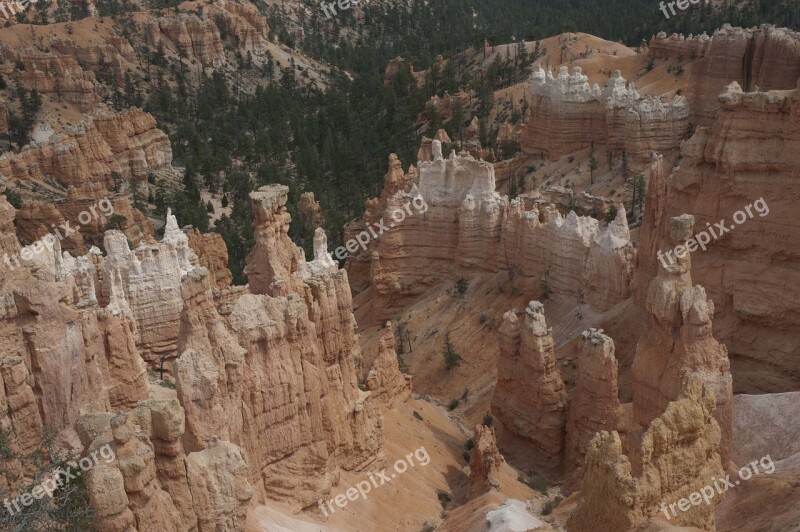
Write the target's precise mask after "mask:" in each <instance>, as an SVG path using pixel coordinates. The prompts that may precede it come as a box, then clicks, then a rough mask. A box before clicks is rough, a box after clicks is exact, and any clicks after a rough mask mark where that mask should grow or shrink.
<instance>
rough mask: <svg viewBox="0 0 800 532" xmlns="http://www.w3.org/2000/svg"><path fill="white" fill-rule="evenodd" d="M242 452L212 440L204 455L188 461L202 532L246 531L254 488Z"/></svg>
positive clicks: (198, 521) (188, 471)
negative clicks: (249, 479)
mask: <svg viewBox="0 0 800 532" xmlns="http://www.w3.org/2000/svg"><path fill="white" fill-rule="evenodd" d="M247 473H248V465H247V460H246V458H245V456H244V453H243V452H242V450H241V449H240V448H239V447H238V446H236V445H234V444H232V443H230V442H225V441H216V440H212V441H211V442H209V446H208V448H207V449H205V450H204V451H201V452H198V453H191V454H190V455H189V456H188V457H187V458H186V476H187V478H188V481H189V489H190V490H191V492H192V500H193V502H194V505H195V508H196V511H197V525H198V526H197V530H198V532H236V531H238V530H243V529H244V528H245V521H246V519H247V506H248V503H249V501H250V498H251V497H252V496H253V488H252V486H250V483H249V482H248V481H247Z"/></svg>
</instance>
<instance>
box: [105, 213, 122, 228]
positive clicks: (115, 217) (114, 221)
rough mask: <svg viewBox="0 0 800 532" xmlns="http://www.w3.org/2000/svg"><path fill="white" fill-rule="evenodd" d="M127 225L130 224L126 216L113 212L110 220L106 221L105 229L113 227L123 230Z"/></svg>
mask: <svg viewBox="0 0 800 532" xmlns="http://www.w3.org/2000/svg"><path fill="white" fill-rule="evenodd" d="M127 225H128V219H127V218H125V217H124V216H122V215H121V214H112V215H111V217H109V218H108V221H107V222H106V226H105V229H104V231H109V230H111V229H117V230H119V231H123V230H124V229H125V227H126V226H127Z"/></svg>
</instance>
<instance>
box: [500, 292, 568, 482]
mask: <svg viewBox="0 0 800 532" xmlns="http://www.w3.org/2000/svg"><path fill="white" fill-rule="evenodd" d="M499 341H500V350H501V356H500V360H499V361H498V365H497V384H496V385H495V391H494V396H493V397H492V414H493V415H494V416H495V417H496V418H497V419H498V421H500V422H501V423H502V425H503V429H504V430H505V431H508V432H509V433H511V434H512V435H514V436H517V437H519V438H521V439H522V440H524V441H525V442H526V443H527V444H529V445H530V446H531V448H532V449H533V452H532V453H531V454H532V455H533V457H534V460H535V461H536V462H537V466H539V467H542V468H545V469H547V470H548V472H554V473H555V472H559V470H560V468H561V466H562V464H563V452H564V429H565V426H566V414H567V393H566V391H565V389H564V381H563V379H562V377H561V373H559V371H558V369H557V368H556V356H555V345H554V343H553V337H552V335H551V329H550V328H549V327H548V326H547V322H546V321H545V317H544V307H543V306H542V304H541V303H539V302H538V301H531V302H530V303H529V304H528V308H527V309H526V311H525V322H524V324H520V323H519V319H518V318H517V315H516V314H515V313H514V312H513V311H509V312H506V314H505V315H504V316H503V324H502V325H501V327H500V329H499Z"/></svg>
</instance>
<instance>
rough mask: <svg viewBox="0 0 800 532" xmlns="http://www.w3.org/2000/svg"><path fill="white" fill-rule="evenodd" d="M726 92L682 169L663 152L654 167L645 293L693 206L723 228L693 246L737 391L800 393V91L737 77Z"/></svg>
mask: <svg viewBox="0 0 800 532" xmlns="http://www.w3.org/2000/svg"><path fill="white" fill-rule="evenodd" d="M719 98H720V99H719V104H720V112H719V116H718V118H717V120H716V122H715V123H714V126H713V127H711V128H704V127H700V128H697V131H696V133H695V135H694V136H693V137H692V138H691V139H690V140H689V141H687V142H686V143H685V145H684V147H683V150H682V156H683V162H682V164H681V166H680V168H677V169H675V170H674V171H673V172H672V173H670V172H669V170H668V168H669V167H668V166H667V165H665V164H664V161H660V160H658V159H656V160H655V162H654V163H653V165H652V168H651V172H650V179H649V182H650V185H649V187H648V193H647V197H646V203H645V219H644V222H643V224H642V237H641V244H640V247H639V249H640V257H641V259H640V263H639V265H638V268H637V274H636V279H635V281H634V283H635V285H636V287H637V294H639V296H637V297H638V298H639V299H640V305H642V308H644V302H643V301H641V299H643V297H644V296H645V295H646V294H647V286H648V283H649V281H650V279H652V278H653V277H654V276H655V274H656V271H657V268H658V263H659V261H658V259H657V258H656V252H657V251H659V250H661V251H662V252H666V251H667V250H668V249H669V248H670V247H671V246H672V244H671V243H670V239H669V225H668V221H669V219H670V218H671V217H674V216H678V215H680V214H682V213H684V212H688V213H690V214H691V215H692V216H694V218H695V220H696V224H695V227H696V228H697V229H696V231H695V232H701V231H705V232H706V233H707V234H708V235H709V236H712V235H713V236H712V237H711V238H710V240H711V242H710V243H709V244H708V246H707V248H706V249H705V250H700V249H698V250H697V251H696V252H694V253H692V262H691V275H692V279H694V280H695V281H696V282H698V283H700V284H702V286H704V287H705V289H706V290H707V293H708V296H709V298H710V299H712V300H713V301H714V303H715V307H714V316H713V318H714V330H715V332H716V334H717V336H718V338H719V339H720V340H721V341H722V342H724V343H725V344H726V346H727V347H728V350H729V352H730V358H731V364H732V371H733V374H734V376H735V379H734V382H735V386H736V391H737V393H738V392H745V393H763V392H773V393H774V392H782V391H791V390H795V389H797V388H798V386H800V357H799V356H798V355H800V351H799V350H798V349H800V348H799V347H798V346H800V328H798V327H797V325H798V323H800V315H799V314H798V312H797V307H796V305H795V303H794V302H795V301H796V300H797V298H798V297H800V293H798V291H799V290H800V289H798V286H800V273H799V272H798V270H797V268H796V267H794V263H795V262H796V261H797V260H798V259H799V258H800V247H798V242H800V224H798V223H797V221H796V217H795V216H794V210H795V208H794V201H793V200H792V199H791V198H792V197H793V196H794V194H795V190H796V184H795V180H794V176H795V175H796V174H797V171H798V169H800V153H798V150H797V149H796V146H797V145H798V142H800V126H799V125H798V124H799V123H800V122H798V116H800V90H797V89H795V90H790V91H771V92H752V93H746V92H743V91H742V89H741V87H740V86H739V85H738V84H736V83H732V84H731V85H730V86H729V87H728V88H727V89H726V90H725V91H724V92H723V93H722V94H721V95H720V97H719ZM687 206H688V207H687ZM747 209H749V211H750V214H748V213H747ZM738 211H740V214H736V213H737V212H738ZM734 215H736V216H737V218H736V219H734ZM721 220H723V221H722V225H723V226H724V228H725V230H724V231H725V232H724V233H722V229H720V228H719V227H718V226H717V224H718V223H720V221H721ZM739 222H741V223H739ZM712 232H713V233H712Z"/></svg>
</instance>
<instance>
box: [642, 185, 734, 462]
mask: <svg viewBox="0 0 800 532" xmlns="http://www.w3.org/2000/svg"><path fill="white" fill-rule="evenodd" d="M654 186H659V183H658V182H656V183H654ZM693 233H694V218H693V217H692V216H689V215H683V216H680V217H674V218H672V219H671V220H670V236H671V238H672V243H673V245H677V244H678V243H681V242H685V241H686V240H687V239H689V238H691V236H692V234H693ZM675 256H676V258H677V260H676V261H675V262H673V263H666V265H665V263H660V264H659V272H658V275H657V276H656V277H655V278H654V279H653V280H652V281H651V282H650V286H649V290H648V292H647V300H646V307H647V311H648V313H649V314H650V319H649V328H648V331H647V332H646V333H645V335H644V336H643V337H642V338H641V339H640V340H639V343H638V345H637V349H636V358H635V359H634V362H633V369H632V371H633V415H634V418H635V419H636V421H637V422H638V423H639V424H640V425H642V426H647V425H648V424H649V423H650V422H651V421H652V420H653V419H655V418H656V417H657V416H659V415H660V414H661V412H663V411H664V409H665V408H666V407H667V405H668V404H669V402H670V401H674V400H675V399H676V398H677V397H678V394H679V393H680V390H681V386H682V385H683V382H684V381H685V379H686V377H687V375H689V374H693V373H700V374H702V376H703V383H704V386H707V387H708V388H709V389H711V390H712V391H713V392H714V396H715V397H716V400H717V405H716V408H715V416H716V418H717V421H718V422H719V426H720V427H721V428H722V447H721V448H720V453H721V455H722V457H723V459H724V460H725V461H726V463H727V460H728V459H729V457H730V444H731V433H730V430H731V405H732V400H733V392H732V378H731V374H730V362H729V360H728V352H727V349H726V348H725V346H724V345H722V344H720V343H719V342H718V341H717V340H716V339H715V338H714V336H713V335H712V325H711V320H712V319H713V317H714V303H713V302H712V301H711V300H709V299H708V298H707V297H706V292H705V290H704V289H703V287H702V286H699V285H698V286H692V277H691V259H690V256H689V254H688V253H686V254H685V255H684V256H682V257H677V254H675ZM665 262H666V261H665Z"/></svg>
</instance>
